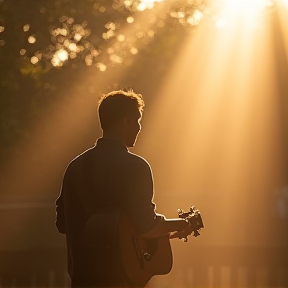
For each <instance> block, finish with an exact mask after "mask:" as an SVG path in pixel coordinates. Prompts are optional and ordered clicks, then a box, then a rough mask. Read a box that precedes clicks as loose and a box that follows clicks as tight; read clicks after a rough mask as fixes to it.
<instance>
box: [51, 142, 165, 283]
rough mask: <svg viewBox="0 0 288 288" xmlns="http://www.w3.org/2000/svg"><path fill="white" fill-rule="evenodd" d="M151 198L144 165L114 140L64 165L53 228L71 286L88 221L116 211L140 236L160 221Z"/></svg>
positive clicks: (80, 264) (148, 171)
mask: <svg viewBox="0 0 288 288" xmlns="http://www.w3.org/2000/svg"><path fill="white" fill-rule="evenodd" d="M153 194H154V191H153V177H152V173H151V168H150V166H149V164H148V163H147V161H146V160H144V159H143V158H141V157H139V156H137V155H135V154H133V153H130V152H129V151H128V149H127V148H126V147H125V146H124V145H122V144H121V143H120V142H118V141H115V140H111V139H105V138H100V139H98V140H97V144H96V146H95V147H93V148H91V149H89V150H87V151H85V152H84V153H83V154H81V155H80V156H78V157H76V158H75V159H74V160H73V161H72V162H71V163H70V164H69V166H68V168H67V170H66V172H65V175H64V179H63V185H62V190H61V194H60V196H59V198H58V199H57V201H56V206H57V207H56V212H57V219H56V226H57V228H58V231H59V232H60V233H63V234H66V242H67V252H68V253H67V256H68V272H69V274H70V276H71V279H72V282H73V278H75V279H76V278H79V279H81V278H83V277H85V269H83V267H84V266H83V261H84V260H83V255H82V254H83V251H82V250H81V249H82V246H81V240H82V237H83V232H84V229H85V225H86V223H87V221H88V219H89V218H90V217H91V216H92V215H94V214H97V213H100V212H103V211H106V212H109V211H113V210H114V209H120V210H122V211H125V212H126V213H128V215H129V216H130V219H131V220H132V222H133V223H134V226H135V228H136V229H137V230H138V232H139V234H144V233H145V232H148V231H149V230H151V229H152V228H153V227H155V226H156V225H157V224H158V223H159V221H161V220H162V219H163V216H162V215H160V214H157V213H156V212H155V204H154V203H153ZM72 286H73V285H72Z"/></svg>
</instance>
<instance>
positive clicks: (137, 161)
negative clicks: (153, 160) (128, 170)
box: [126, 152, 151, 169]
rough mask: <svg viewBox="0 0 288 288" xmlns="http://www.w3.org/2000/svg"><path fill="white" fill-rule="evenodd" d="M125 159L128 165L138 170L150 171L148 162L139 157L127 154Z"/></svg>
mask: <svg viewBox="0 0 288 288" xmlns="http://www.w3.org/2000/svg"><path fill="white" fill-rule="evenodd" d="M126 157H127V160H128V163H129V164H131V165H133V166H135V167H137V168H138V169H151V167H150V164H149V162H148V161H147V160H146V159H145V158H143V157H142V156H140V155H137V154H134V153H132V152H128V153H127V154H126Z"/></svg>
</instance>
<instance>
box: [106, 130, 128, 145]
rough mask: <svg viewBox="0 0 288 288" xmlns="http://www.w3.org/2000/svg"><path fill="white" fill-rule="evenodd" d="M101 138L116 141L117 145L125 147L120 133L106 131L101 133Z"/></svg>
mask: <svg viewBox="0 0 288 288" xmlns="http://www.w3.org/2000/svg"><path fill="white" fill-rule="evenodd" d="M102 138H104V139H111V140H115V141H118V142H119V143H121V144H123V145H124V146H125V147H126V144H125V141H124V139H123V135H122V134H121V133H117V132H116V131H108V132H107V131H105V132H104V131H103V135H102Z"/></svg>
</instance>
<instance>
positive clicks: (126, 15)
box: [0, 0, 205, 158]
mask: <svg viewBox="0 0 288 288" xmlns="http://www.w3.org/2000/svg"><path fill="white" fill-rule="evenodd" d="M164 2H165V1H163V2H159V3H158V2H156V1H152V0H150V1H144V0H125V1H120V0H118V1H117V0H115V1H114V0H49V1H44V0H38V1H33V0H16V1H14V0H13V1H8V0H0V88H1V95H0V133H1V144H0V145H1V146H0V152H1V155H0V157H1V158H2V157H3V156H4V157H7V156H8V155H9V153H10V152H9V151H10V149H11V147H12V146H13V145H12V144H14V143H17V139H22V138H23V137H25V135H28V136H29V133H28V131H29V126H30V125H33V123H35V122H37V121H38V120H39V118H40V117H41V114H42V111H43V110H44V109H47V108H46V107H47V106H49V103H51V100H52V101H55V99H57V97H60V96H59V95H60V93H58V92H59V91H57V90H58V89H57V88H58V87H60V86H61V87H62V89H65V88H66V87H67V86H68V85H69V84H70V83H71V79H73V78H75V79H76V78H77V75H79V73H82V72H83V70H84V69H95V70H96V71H98V73H104V71H106V70H109V69H110V68H111V67H115V65H116V66H123V67H125V66H126V65H131V63H133V57H136V56H137V57H138V58H139V59H140V62H139V61H138V64H137V67H134V68H133V69H134V71H135V69H136V70H138V71H141V69H143V66H145V65H146V64H147V58H150V61H159V67H163V66H164V65H162V66H161V62H162V63H164V62H165V61H169V59H171V56H173V53H171V51H172V50H173V46H175V45H177V43H178V42H179V40H180V37H183V35H184V34H185V33H187V27H189V28H190V27H195V26H197V25H198V24H199V22H200V21H201V19H202V17H203V11H204V9H205V6H204V4H203V1H199V0H198V1H197V0H195V1H193V0H179V1H178V2H175V4H174V6H173V5H172V6H169V9H167V8H165V7H166V6H167V5H166V4H165V3H164ZM165 5H166V6H165ZM152 8H153V9H152ZM143 18H145V19H147V20H146V21H144V22H143V21H142V22H141V21H140V20H141V19H143ZM139 19H140V20H139ZM188 30H189V29H188ZM139 55H141V57H139ZM106 73H107V72H106ZM139 73H141V72H139ZM68 79H69V80H68Z"/></svg>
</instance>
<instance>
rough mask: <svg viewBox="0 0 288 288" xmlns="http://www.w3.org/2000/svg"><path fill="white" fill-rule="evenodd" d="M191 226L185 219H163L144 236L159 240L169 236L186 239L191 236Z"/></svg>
mask: <svg viewBox="0 0 288 288" xmlns="http://www.w3.org/2000/svg"><path fill="white" fill-rule="evenodd" d="M189 227H190V225H189V223H188V222H187V221H185V220H184V219H178V218H176V219H165V218H164V219H163V220H162V221H161V222H159V223H158V224H157V225H156V226H155V227H153V228H152V229H151V230H149V231H148V232H146V233H144V234H143V236H144V237H147V238H158V237H161V236H166V235H169V238H170V239H172V238H184V237H187V236H188V235H190V234H191V232H192V231H190V229H189Z"/></svg>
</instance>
